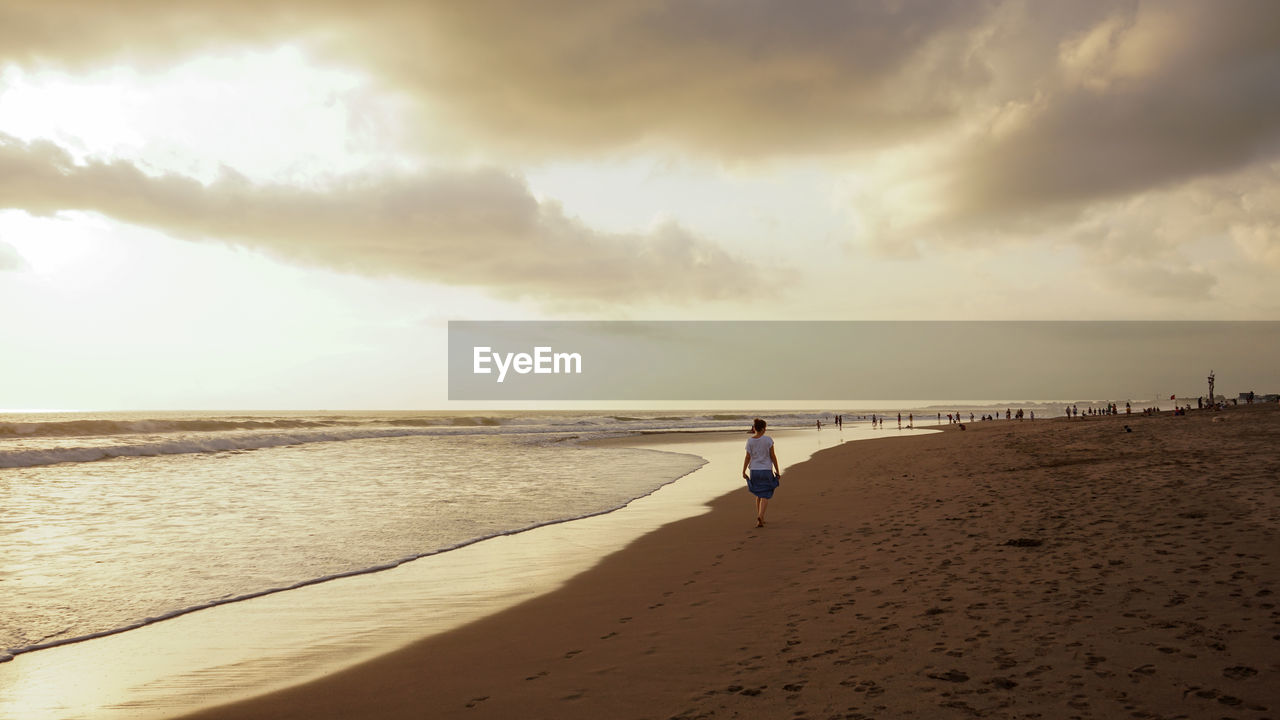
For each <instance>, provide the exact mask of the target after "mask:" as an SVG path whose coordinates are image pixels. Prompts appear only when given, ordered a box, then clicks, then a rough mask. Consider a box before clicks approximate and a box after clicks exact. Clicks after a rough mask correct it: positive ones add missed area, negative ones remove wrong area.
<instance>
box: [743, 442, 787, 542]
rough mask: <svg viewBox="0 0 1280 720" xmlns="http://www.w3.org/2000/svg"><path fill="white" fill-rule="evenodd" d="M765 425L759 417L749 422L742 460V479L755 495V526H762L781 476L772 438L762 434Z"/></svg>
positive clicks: (780, 468)
mask: <svg viewBox="0 0 1280 720" xmlns="http://www.w3.org/2000/svg"><path fill="white" fill-rule="evenodd" d="M766 426H767V423H765V421H764V420H763V419H761V418H756V419H755V421H753V422H752V423H751V430H752V435H751V437H749V438H747V455H746V457H745V458H743V460H742V479H743V480H746V481H747V490H750V491H751V494H752V495H755V496H756V527H764V511H765V509H766V508H768V507H769V498H771V497H773V491H774V490H776V489H777V487H778V482H779V480H780V479H781V478H782V467H781V466H780V465H778V454H777V453H776V452H774V450H773V438H771V437H769V436H768V435H765V434H764V429H765V427H766ZM748 470H749V471H750V472H748Z"/></svg>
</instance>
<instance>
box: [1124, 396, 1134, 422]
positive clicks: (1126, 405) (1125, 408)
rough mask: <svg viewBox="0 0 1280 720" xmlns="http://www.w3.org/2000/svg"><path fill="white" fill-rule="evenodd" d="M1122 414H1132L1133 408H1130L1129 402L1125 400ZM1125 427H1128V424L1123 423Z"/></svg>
mask: <svg viewBox="0 0 1280 720" xmlns="http://www.w3.org/2000/svg"><path fill="white" fill-rule="evenodd" d="M1124 414H1125V415H1132V414H1133V408H1132V407H1131V406H1130V405H1129V403H1127V402H1126V403H1125V404H1124ZM1125 427H1129V426H1128V425H1125Z"/></svg>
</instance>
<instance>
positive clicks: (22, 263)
mask: <svg viewBox="0 0 1280 720" xmlns="http://www.w3.org/2000/svg"><path fill="white" fill-rule="evenodd" d="M26 267H27V261H26V259H25V258H23V257H22V255H21V254H20V253H19V252H18V250H17V248H15V247H14V246H12V245H10V244H9V243H7V242H5V241H3V240H0V272H4V271H6V270H22V269H25V268H26Z"/></svg>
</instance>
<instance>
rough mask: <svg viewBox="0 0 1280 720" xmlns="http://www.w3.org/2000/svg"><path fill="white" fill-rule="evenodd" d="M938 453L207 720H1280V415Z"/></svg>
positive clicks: (666, 540) (735, 504)
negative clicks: (1224, 718)
mask: <svg viewBox="0 0 1280 720" xmlns="http://www.w3.org/2000/svg"><path fill="white" fill-rule="evenodd" d="M1219 420H1221V422H1219ZM1126 424H1127V425H1130V426H1131V430H1132V432H1126V431H1125V430H1124V429H1123V427H1124V425H1126ZM944 428H947V426H944ZM929 435H930V437H923V436H905V437H896V438H885V439H883V440H882V441H881V442H878V443H857V444H846V445H845V446H844V447H841V448H838V449H832V450H831V451H829V452H823V453H820V454H818V455H816V456H815V457H814V458H812V459H810V460H809V461H808V462H806V463H804V464H802V465H800V466H798V467H795V468H793V469H791V470H789V471H788V473H787V476H786V478H785V479H784V483H783V487H782V489H781V490H780V492H779V496H778V502H776V503H775V504H773V505H771V507H770V522H769V525H768V526H767V527H766V528H764V529H761V530H758V531H757V530H754V529H751V528H748V527H747V525H748V518H747V515H748V500H747V499H746V497H745V493H742V494H741V495H744V497H739V493H730V494H729V495H725V496H722V497H720V498H719V499H718V500H716V501H715V502H713V503H712V510H711V512H710V513H708V514H705V515H700V516H697V517H693V518H688V519H684V520H680V521H677V522H675V523H671V524H668V525H666V526H664V527H662V528H661V529H659V530H657V531H655V532H652V533H649V534H646V535H644V536H642V537H640V538H639V539H637V540H635V541H634V542H632V543H630V544H629V545H628V546H627V547H626V548H625V549H623V550H621V551H619V552H617V553H614V554H612V555H610V556H608V557H607V558H605V559H604V560H603V561H602V562H600V563H599V564H597V565H596V566H595V567H593V568H592V569H591V570H589V571H587V572H586V573H583V574H580V575H577V576H575V577H574V578H573V579H572V580H570V581H569V582H568V583H566V584H565V585H564V586H562V587H561V588H560V589H558V590H556V591H554V592H552V593H550V594H546V595H541V596H538V597H536V598H533V599H530V600H528V601H527V602H524V603H522V604H520V605H518V606H516V607H514V608H512V609H509V610H506V611H503V612H501V613H498V614H496V615H491V616H488V617H486V618H483V619H481V620H478V621H477V622H474V623H472V624H469V625H466V626H464V627H461V628H458V629H455V630H452V631H449V632H447V633H444V634H442V635H439V636H436V637H433V638H429V639H427V640H423V641H420V642H416V643H414V644H412V645H409V646H407V647H405V648H403V649H401V650H398V651H395V652H393V653H390V654H387V655H383V656H381V657H378V658H375V659H373V660H371V661H369V662H366V663H363V664H360V665H357V666H355V667H352V668H348V669H347V670H344V671H342V672H338V673H335V674H333V675H330V676H327V677H325V678H323V679H321V680H318V681H316V682H313V683H309V684H305V685H301V686H298V687H294V688H290V689H286V690H283V691H280V692H276V693H272V694H270V695H266V696H262V697H259V698H255V699H251V700H248V701H245V702H241V703H236V704H233V705H227V706H223V707H219V708H213V709H210V710H207V711H203V712H200V713H196V714H194V715H192V716H190V717H193V718H203V719H208V720H211V719H213V718H255V717H262V718H268V717H270V718H287V717H300V718H301V717H343V716H360V717H380V718H399V717H420V716H421V715H422V714H423V713H424V712H427V713H429V714H430V715H432V716H435V717H469V718H471V717H477V718H483V717H494V718H501V717H514V716H522V717H584V718H586V717H619V718H648V717H652V718H672V717H689V718H692V717H711V716H714V717H743V718H746V717H784V716H795V717H801V716H804V717H848V718H860V717H1026V716H1029V715H1032V714H1035V715H1037V716H1040V717H1063V718H1067V717H1088V716H1094V715H1096V716H1103V717H1117V716H1132V717H1164V716H1172V715H1178V714H1184V713H1187V712H1191V713H1192V715H1193V716H1201V715H1204V714H1205V713H1213V714H1219V713H1222V712H1228V713H1231V714H1232V715H1233V716H1242V717H1270V716H1272V715H1271V714H1273V713H1275V712H1276V710H1277V709H1280V708H1278V707H1277V706H1278V705H1280V695H1278V693H1280V690H1277V689H1275V688H1277V687H1280V683H1277V682H1276V680H1277V674H1280V664H1278V663H1277V662H1276V661H1275V659H1274V658H1275V657H1277V650H1278V649H1280V613H1277V611H1276V610H1275V605H1274V602H1273V601H1272V599H1271V598H1272V597H1273V593H1274V592H1276V590H1278V589H1280V572H1278V570H1277V559H1278V558H1277V553H1278V552H1280V550H1278V548H1280V533H1278V532H1277V528H1278V526H1280V499H1278V497H1277V489H1276V487H1275V482H1274V478H1275V476H1276V473H1277V472H1280V457H1277V451H1276V449H1275V448H1277V447H1280V412H1278V411H1277V409H1276V408H1274V407H1270V406H1260V407H1255V408H1245V407H1240V408H1232V409H1231V410H1229V411H1226V412H1224V413H1203V414H1192V415H1190V416H1184V417H1174V416H1172V415H1170V414H1168V413H1166V414H1163V415H1157V416H1151V417H1147V416H1137V415H1135V416H1123V415H1120V416H1111V417H1101V418H1081V419H1074V420H1066V419H1054V420H1040V421H1026V422H1023V423H1010V422H1005V423H1000V422H993V423H974V424H973V425H970V426H969V430H968V431H965V432H961V431H959V430H957V429H955V428H954V426H952V427H950V428H949V431H947V432H943V433H941V434H934V433H930V434H929ZM779 447H780V453H781V452H785V445H782V444H781V443H780V446H779ZM926 478H927V479H928V482H921V480H924V479H926Z"/></svg>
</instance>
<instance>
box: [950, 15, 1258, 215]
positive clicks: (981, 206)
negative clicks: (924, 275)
mask: <svg viewBox="0 0 1280 720" xmlns="http://www.w3.org/2000/svg"><path fill="white" fill-rule="evenodd" d="M1277 28H1280V4H1276V3H1274V2H1244V1H1237V2H1229V3H1226V4H1225V5H1220V4H1212V5H1207V4H1204V3H1200V2H1160V3H1144V4H1139V5H1135V6H1134V7H1132V8H1130V9H1128V10H1126V11H1121V12H1117V13H1115V14H1112V15H1110V16H1108V17H1106V18H1102V19H1101V20H1100V21H1099V22H1098V23H1097V24H1096V25H1095V26H1094V27H1092V28H1091V29H1089V30H1087V31H1085V32H1084V33H1082V34H1080V35H1079V36H1076V37H1071V38H1067V39H1064V40H1063V42H1062V43H1061V45H1060V47H1059V58H1058V63H1057V66H1056V67H1055V68H1054V69H1053V71H1052V72H1049V73H1046V74H1045V76H1044V77H1043V78H1041V81H1040V82H1039V83H1038V84H1037V86H1036V87H1035V88H1034V94H1033V93H1031V92H1028V94H1027V95H1026V96H1025V97H1023V98H1021V99H1018V100H1015V101H1011V102H1010V103H1009V104H1008V105H1006V106H1005V107H1004V108H1001V111H998V112H995V113H993V114H992V116H991V120H990V121H989V122H988V123H987V124H986V125H985V126H984V127H981V128H980V129H979V130H978V132H976V133H974V136H973V137H971V138H969V140H968V141H967V142H965V143H964V144H963V145H961V146H960V147H957V148H955V150H954V154H953V156H952V157H951V158H949V159H948V161H947V165H949V167H948V168H947V170H946V171H945V172H947V173H948V174H949V177H948V178H947V180H946V182H945V187H944V188H943V189H942V191H941V192H942V194H943V196H944V197H945V198H946V210H945V212H944V217H945V218H946V219H947V220H948V221H950V222H957V221H963V222H971V223H975V224H979V223H982V222H985V221H989V220H991V219H993V218H999V217H1005V216H1009V215H1016V214H1019V213H1025V212H1026V211H1027V210H1028V209H1041V208H1043V209H1061V208H1067V209H1072V208H1078V207H1083V206H1087V205H1088V204H1090V203H1092V202H1096V201H1099V200H1107V199H1109V198H1115V197H1124V196H1128V195H1132V194H1136V193H1140V192H1143V191H1147V190H1151V189H1158V188H1164V187H1168V186H1171V185H1174V184H1177V183H1180V182H1183V181H1186V180H1188V179H1191V178H1195V177H1200V176H1207V175H1217V174H1221V173H1227V172H1231V171H1234V170H1237V169H1240V168H1242V167H1245V166H1248V165H1250V164H1252V163H1255V162H1257V161H1259V160H1260V159H1265V158H1269V157H1274V156H1275V155H1276V153H1277V151H1278V150H1280V93H1278V92H1276V90H1275V88H1276V87H1277V84H1278V83H1280V30H1277ZM1030 90H1031V88H1028V91H1030Z"/></svg>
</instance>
